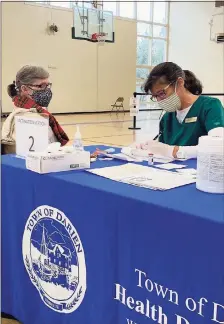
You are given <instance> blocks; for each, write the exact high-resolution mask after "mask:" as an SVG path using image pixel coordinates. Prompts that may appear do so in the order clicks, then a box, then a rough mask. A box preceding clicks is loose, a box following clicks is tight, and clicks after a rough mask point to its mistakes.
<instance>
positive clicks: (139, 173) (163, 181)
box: [87, 163, 195, 190]
mask: <svg viewBox="0 0 224 324" xmlns="http://www.w3.org/2000/svg"><path fill="white" fill-rule="evenodd" d="M87 171H88V172H91V173H93V174H96V175H99V176H102V177H105V178H108V179H111V180H115V181H119V182H123V183H128V184H131V185H135V186H139V187H143V188H148V189H154V190H168V189H172V188H176V187H180V186H184V185H186V184H190V183H194V182H195V179H194V178H193V177H192V176H191V175H183V174H180V173H177V172H170V171H167V170H158V169H155V168H150V167H146V166H142V165H137V164H133V163H128V164H125V165H120V166H114V167H107V168H101V169H92V170H87Z"/></svg>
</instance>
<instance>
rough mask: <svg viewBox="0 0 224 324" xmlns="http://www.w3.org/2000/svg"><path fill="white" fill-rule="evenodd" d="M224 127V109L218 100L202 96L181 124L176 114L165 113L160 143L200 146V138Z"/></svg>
mask: <svg viewBox="0 0 224 324" xmlns="http://www.w3.org/2000/svg"><path fill="white" fill-rule="evenodd" d="M217 127H224V108H223V106H222V104H221V102H220V101H219V100H218V99H216V98H211V97H206V96H200V97H198V99H197V100H196V101H195V102H194V104H193V105H192V106H191V108H190V110H189V111H188V113H187V115H186V117H185V119H184V120H183V122H182V123H180V122H179V121H178V119H177V117H176V112H169V113H165V115H164V116H163V117H162V119H161V121H160V137H159V141H160V142H161V143H165V144H168V145H177V146H194V145H198V140H199V137H201V136H203V135H208V132H209V131H210V130H211V129H213V128H217Z"/></svg>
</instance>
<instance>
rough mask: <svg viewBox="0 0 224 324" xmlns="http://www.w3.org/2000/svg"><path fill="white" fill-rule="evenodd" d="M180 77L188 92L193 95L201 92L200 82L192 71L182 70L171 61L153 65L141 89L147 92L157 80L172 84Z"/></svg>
mask: <svg viewBox="0 0 224 324" xmlns="http://www.w3.org/2000/svg"><path fill="white" fill-rule="evenodd" d="M180 77H181V78H183V79H184V81H185V82H184V87H185V88H186V89H187V90H188V91H189V92H191V93H192V94H194V95H200V94H201V93H202V88H203V87H202V84H201V82H200V81H199V80H198V79H197V78H196V76H195V75H194V73H193V72H191V71H189V70H182V69H181V67H179V66H178V65H177V64H175V63H173V62H165V63H161V64H158V65H157V66H155V67H154V68H153V69H152V71H151V73H150V74H149V76H148V79H147V80H146V82H145V84H144V85H143V90H144V91H145V93H149V92H151V90H152V87H153V85H154V84H155V83H157V82H159V83H161V84H164V85H166V84H169V83H173V84H174V83H175V82H176V81H177V80H178V78H180Z"/></svg>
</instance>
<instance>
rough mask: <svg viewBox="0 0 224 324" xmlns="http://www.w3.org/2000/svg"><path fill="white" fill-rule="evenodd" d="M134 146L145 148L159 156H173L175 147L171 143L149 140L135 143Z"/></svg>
mask: <svg viewBox="0 0 224 324" xmlns="http://www.w3.org/2000/svg"><path fill="white" fill-rule="evenodd" d="M136 148H137V149H141V150H147V151H148V152H149V153H152V154H154V155H161V156H165V157H170V158H173V157H174V149H175V148H176V147H174V146H172V145H167V144H163V143H160V142H158V141H154V140H149V141H147V142H145V143H141V144H137V145H136ZM175 151H176V150H175Z"/></svg>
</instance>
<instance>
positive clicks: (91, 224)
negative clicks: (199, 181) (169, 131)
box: [2, 156, 224, 324]
mask: <svg viewBox="0 0 224 324" xmlns="http://www.w3.org/2000/svg"><path fill="white" fill-rule="evenodd" d="M120 163H121V162H118V161H97V162H95V163H94V164H92V167H104V166H109V165H118V164H120ZM189 166H190V167H195V166H196V162H195V161H189ZM35 210H36V211H35ZM223 247H224V196H223V195H214V194H207V193H203V192H200V191H198V190H197V189H196V188H195V184H193V185H188V186H185V187H181V188H177V189H173V190H169V191H165V192H160V191H152V190H147V189H143V188H137V187H134V186H130V185H126V184H122V183H117V182H113V181H110V180H108V179H104V178H101V177H97V176H95V175H93V174H89V173H88V172H85V171H78V172H77V171H73V172H62V173H56V174H47V175H39V174H36V173H33V172H30V171H28V170H26V168H25V161H24V160H22V159H18V158H15V157H13V156H3V157H2V311H4V312H6V313H9V314H12V315H13V316H15V317H16V318H18V319H19V320H20V321H22V322H23V323H24V324H31V323H32V324H123V323H126V324H127V323H128V324H131V323H132V324H134V323H136V324H144V323H160V324H167V323H168V324H211V323H224V253H223ZM85 271H86V272H85Z"/></svg>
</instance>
